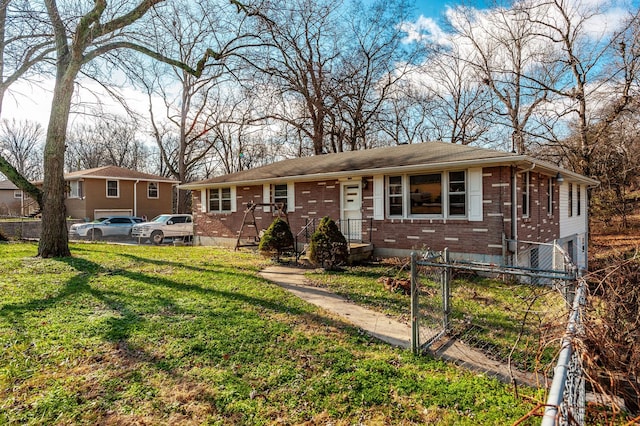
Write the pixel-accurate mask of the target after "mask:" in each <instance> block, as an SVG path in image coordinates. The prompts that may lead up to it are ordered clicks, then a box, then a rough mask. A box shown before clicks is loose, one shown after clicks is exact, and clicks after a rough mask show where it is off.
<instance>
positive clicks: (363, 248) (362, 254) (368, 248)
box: [349, 243, 373, 263]
mask: <svg viewBox="0 0 640 426" xmlns="http://www.w3.org/2000/svg"><path fill="white" fill-rule="evenodd" d="M372 255H373V244H371V243H349V263H356V262H362V261H363V260H368V259H369V258H371V256H372Z"/></svg>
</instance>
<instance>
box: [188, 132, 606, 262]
mask: <svg viewBox="0 0 640 426" xmlns="http://www.w3.org/2000/svg"><path fill="white" fill-rule="evenodd" d="M597 184H598V182H597V181H595V180H593V179H590V178H587V177H584V176H581V175H579V174H576V173H573V172H570V171H568V170H564V169H562V168H559V167H557V166H555V165H552V164H549V163H546V162H543V161H540V160H537V159H535V158H532V157H530V156H527V155H519V154H514V153H508V152H500V151H495V150H490V149H483V148H478V147H472V146H463V145H457V144H450V143H442V142H427V143H420V144H410V145H398V146H392V147H384V148H375V149H370V150H362V151H350V152H343V153H336V154H327V155H320V156H314V157H304V158H295V159H290V160H284V161H280V162H276V163H272V164H269V165H266V166H263V167H258V168H255V169H250V170H245V171H241V172H237V173H232V174H227V175H224V176H218V177H215V178H212V179H208V180H203V181H199V182H193V183H189V184H185V185H181V186H180V187H181V188H184V189H190V190H191V191H192V196H193V209H194V211H193V214H194V223H195V236H196V243H199V244H203V245H227V246H234V245H235V244H236V241H237V239H238V235H239V234H238V233H239V230H240V229H241V226H242V225H243V223H244V224H245V225H246V220H245V219H244V217H245V210H246V208H247V205H248V204H249V203H259V204H261V205H260V206H259V207H257V208H256V210H255V227H257V228H258V229H260V230H262V229H266V228H267V227H268V226H269V224H270V223H271V222H272V221H273V219H274V216H276V215H277V212H276V211H275V209H274V208H273V206H271V205H269V204H270V203H280V204H279V205H282V204H284V205H286V211H287V216H288V220H289V223H290V225H291V229H292V232H293V233H294V235H295V234H296V233H297V232H299V231H300V230H301V229H303V228H304V227H305V226H306V224H307V223H308V222H309V221H312V220H319V219H320V218H322V217H323V216H330V217H331V218H333V219H334V220H339V221H341V224H342V229H343V233H345V234H346V236H347V237H348V238H349V239H350V240H351V241H353V240H362V241H367V242H370V243H372V244H373V246H374V254H376V255H379V256H405V255H408V254H409V253H410V252H411V251H412V250H420V249H424V248H429V249H431V250H443V249H444V248H445V247H448V248H449V250H450V252H451V253H452V255H454V256H457V257H459V258H468V259H470V260H476V261H485V262H492V263H499V262H501V261H502V260H503V259H504V257H505V256H506V255H509V251H510V250H513V247H512V245H511V248H509V247H510V246H509V244H506V243H505V241H509V240H518V241H522V240H526V241H535V242H550V241H554V240H555V241H558V242H559V243H560V244H562V245H563V246H564V248H565V250H566V251H567V252H568V253H569V254H570V255H571V256H572V257H573V259H574V262H575V263H576V264H577V265H578V266H580V267H583V268H586V258H587V256H586V255H587V241H588V238H587V235H588V219H587V217H588V210H587V206H588V203H587V188H588V187H591V186H594V185H597ZM262 204H264V205H262ZM345 223H347V224H350V225H349V226H348V228H346V227H345V226H344V224H345ZM355 223H361V226H356V227H353V226H352V225H353V224H355ZM248 226H250V227H252V226H254V224H253V223H250V224H249V225H248ZM531 263H533V260H532V261H531Z"/></svg>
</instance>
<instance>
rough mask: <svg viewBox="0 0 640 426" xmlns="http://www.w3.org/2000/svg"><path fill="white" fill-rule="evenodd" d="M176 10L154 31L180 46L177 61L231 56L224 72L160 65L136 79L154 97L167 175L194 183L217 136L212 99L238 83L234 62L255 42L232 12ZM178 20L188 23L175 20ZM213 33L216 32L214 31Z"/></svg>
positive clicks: (183, 201) (183, 208)
mask: <svg viewBox="0 0 640 426" xmlns="http://www.w3.org/2000/svg"><path fill="white" fill-rule="evenodd" d="M170 8H171V10H172V12H173V13H170V14H166V15H165V16H158V17H157V18H156V19H154V21H153V27H152V31H153V32H154V33H155V34H157V38H158V39H161V40H164V44H165V45H168V46H174V49H173V50H172V51H171V55H172V57H175V58H178V59H179V60H180V61H181V62H183V63H192V62H195V61H197V60H198V58H199V57H200V56H201V55H202V51H203V50H205V49H206V47H207V46H216V47H217V48H218V50H219V51H224V52H225V54H226V56H227V59H226V62H225V64H224V66H223V65H222V64H219V65H218V66H216V67H215V68H213V67H212V66H209V67H208V69H207V73H206V74H205V75H194V74H193V73H191V72H190V70H188V69H184V68H180V67H175V66H173V67H171V68H169V67H168V66H167V65H166V64H155V66H154V67H153V72H152V73H144V72H136V73H135V74H136V75H135V77H134V78H135V79H136V80H138V82H140V83H142V85H143V86H144V87H145V90H146V91H147V93H148V95H149V113H150V119H151V125H152V135H153V137H154V139H155V141H156V144H157V147H158V152H159V154H160V156H161V159H162V168H163V169H164V170H163V172H165V173H166V174H167V175H169V176H171V177H173V178H175V179H177V180H178V181H180V182H190V181H191V180H193V179H194V178H196V177H198V175H199V173H200V170H199V169H200V168H201V167H202V165H203V163H204V162H205V159H206V158H207V156H208V155H209V153H210V152H211V150H212V149H213V146H214V138H215V135H213V132H214V128H215V127H216V126H217V125H218V123H217V119H218V118H219V117H218V116H217V115H216V111H211V110H210V105H211V99H212V98H214V97H216V96H219V95H220V93H222V92H223V91H224V90H229V89H230V87H229V86H226V85H225V84H226V83H228V80H229V79H230V78H233V73H232V70H230V63H231V62H232V61H231V60H230V59H229V57H231V56H232V55H233V54H235V52H236V51H237V50H238V49H241V48H244V47H246V46H247V45H248V44H250V43H251V41H250V40H252V36H250V35H248V34H246V33H242V31H243V29H242V28H243V22H242V20H241V19H237V17H238V15H237V13H235V10H232V9H231V8H230V7H220V5H219V6H218V7H217V8H215V9H212V8H210V7H207V4H206V3H195V4H194V3H193V2H190V1H177V2H173V3H172V4H171V6H170ZM178 15H183V18H182V19H179V20H178V19H175V16H178ZM213 27H215V28H216V31H211V28H213ZM221 87H223V88H221ZM154 95H155V97H159V98H160V99H162V102H163V103H164V105H163V106H164V110H165V114H163V116H160V115H159V114H156V113H155V112H154V108H153V99H154ZM180 191H181V193H180V194H179V196H178V200H179V203H178V205H177V208H178V211H179V212H188V211H190V208H191V204H190V202H191V197H190V196H189V194H188V193H187V191H184V190H180Z"/></svg>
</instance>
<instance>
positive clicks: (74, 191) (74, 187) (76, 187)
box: [69, 180, 82, 198]
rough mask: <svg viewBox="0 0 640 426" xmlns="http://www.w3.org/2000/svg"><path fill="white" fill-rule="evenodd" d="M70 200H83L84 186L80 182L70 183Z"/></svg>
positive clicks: (73, 181)
mask: <svg viewBox="0 0 640 426" xmlns="http://www.w3.org/2000/svg"><path fill="white" fill-rule="evenodd" d="M69 198H82V184H81V182H80V181H79V180H72V181H69Z"/></svg>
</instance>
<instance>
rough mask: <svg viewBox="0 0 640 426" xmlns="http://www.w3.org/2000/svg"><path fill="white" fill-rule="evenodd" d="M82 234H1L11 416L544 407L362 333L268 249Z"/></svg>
mask: <svg viewBox="0 0 640 426" xmlns="http://www.w3.org/2000/svg"><path fill="white" fill-rule="evenodd" d="M71 249H72V253H73V257H69V258H63V259H40V258H37V257H34V256H35V254H36V253H37V247H36V246H35V245H31V244H0V271H1V272H0V294H1V295H2V296H1V297H0V348H1V350H0V424H16V425H17V424H20V425H23V424H33V425H36V424H37V425H40V424H92V425H93V424H213V425H215V424H251V425H254V424H256V425H260V424H301V423H305V422H309V424H329V423H332V424H337V425H350V424H437V425H454V424H455V425H478V424H480V425H482V424H486V425H494V424H508V423H512V422H513V421H515V420H516V419H518V418H520V417H521V416H523V415H525V414H526V413H527V412H528V411H529V410H530V409H531V407H532V402H531V400H530V399H528V398H527V399H518V398H516V397H515V396H514V395H513V393H512V391H511V389H510V388H509V387H508V386H506V385H503V384H501V383H499V382H497V381H495V380H493V379H490V378H487V377H485V376H484V375H479V374H475V373H470V372H467V371H465V370H462V369H460V368H457V367H454V366H452V365H450V364H446V363H444V362H441V361H437V360H433V359H430V358H428V357H414V356H412V355H411V354H410V352H409V351H406V350H401V349H396V348H391V347H389V346H388V345H385V344H382V343H379V342H377V341H375V340H372V339H370V338H368V337H367V336H364V335H362V334H361V333H359V332H358V330H356V329H354V328H352V327H350V326H348V325H346V324H345V323H343V322H341V321H340V320H338V319H336V318H334V317H331V316H329V315H328V314H327V313H325V312H323V311H320V310H318V309H317V308H315V307H313V306H311V305H309V304H307V303H305V302H303V301H301V300H299V299H297V298H296V297H294V296H292V295H290V294H289V293H287V292H286V291H284V290H282V289H280V288H279V287H277V286H276V285H273V284H271V283H269V282H267V281H265V280H264V279H261V278H260V277H259V276H258V275H257V272H258V271H259V270H260V268H261V267H263V266H264V259H262V258H260V257H258V256H255V255H253V254H250V253H238V252H231V251H226V250H221V249H214V248H209V247H149V246H144V247H141V246H123V245H107V244H77V245H72V246H71ZM398 303H399V302H398ZM524 394H528V395H529V396H532V397H533V398H534V399H538V400H539V399H540V398H541V395H540V394H539V393H535V392H534V391H531V390H525V392H524ZM521 395H522V389H521ZM536 420H537V419H535V418H531V419H528V420H527V422H525V423H524V424H536V423H537V422H536Z"/></svg>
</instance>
